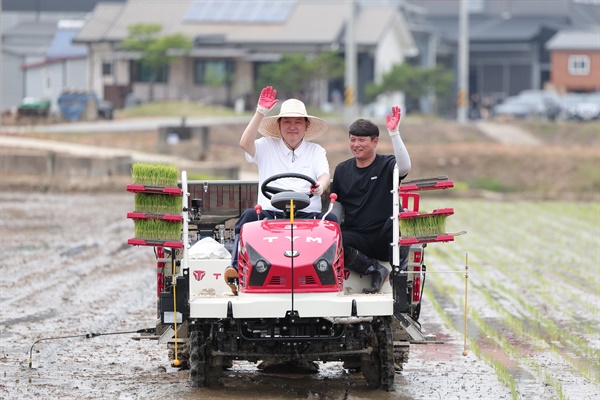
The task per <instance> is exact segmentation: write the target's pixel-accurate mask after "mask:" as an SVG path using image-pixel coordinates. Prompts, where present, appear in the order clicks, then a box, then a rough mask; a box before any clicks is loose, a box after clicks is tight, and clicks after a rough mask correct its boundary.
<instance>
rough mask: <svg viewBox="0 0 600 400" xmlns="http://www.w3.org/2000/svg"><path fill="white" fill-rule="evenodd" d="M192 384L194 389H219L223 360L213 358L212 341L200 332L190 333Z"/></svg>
mask: <svg viewBox="0 0 600 400" xmlns="http://www.w3.org/2000/svg"><path fill="white" fill-rule="evenodd" d="M189 349H190V382H191V385H192V387H217V386H219V385H220V378H221V375H222V360H221V359H220V358H216V357H213V356H212V348H211V345H210V341H208V340H207V339H206V338H205V336H204V335H203V334H202V332H200V331H192V332H190V340H189Z"/></svg>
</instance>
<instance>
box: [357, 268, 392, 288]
mask: <svg viewBox="0 0 600 400" xmlns="http://www.w3.org/2000/svg"><path fill="white" fill-rule="evenodd" d="M373 267H374V269H375V270H374V271H373V272H372V273H371V275H373V282H372V283H371V287H370V288H364V289H363V293H377V292H379V291H380V290H381V286H383V284H384V283H385V282H387V280H388V278H389V277H390V271H388V269H387V268H386V267H384V266H383V265H381V264H379V263H378V262H377V261H375V263H374V264H373Z"/></svg>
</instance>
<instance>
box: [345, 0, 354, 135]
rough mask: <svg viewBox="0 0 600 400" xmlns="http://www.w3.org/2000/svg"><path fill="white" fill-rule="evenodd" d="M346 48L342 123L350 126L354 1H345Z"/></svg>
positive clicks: (351, 113) (352, 80) (351, 115)
mask: <svg viewBox="0 0 600 400" xmlns="http://www.w3.org/2000/svg"><path fill="white" fill-rule="evenodd" d="M346 6H347V14H346V15H347V20H346V37H345V39H346V40H345V41H346V46H345V55H346V57H345V68H346V70H345V76H344V123H345V124H346V125H350V124H351V123H352V121H353V120H354V119H355V118H356V113H357V106H356V89H357V87H356V86H357V78H356V40H355V36H354V16H355V13H356V4H355V0H346Z"/></svg>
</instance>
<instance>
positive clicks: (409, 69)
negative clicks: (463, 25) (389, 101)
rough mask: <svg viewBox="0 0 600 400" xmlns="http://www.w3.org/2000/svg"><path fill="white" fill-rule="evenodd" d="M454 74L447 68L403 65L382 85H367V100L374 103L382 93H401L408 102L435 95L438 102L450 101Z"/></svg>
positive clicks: (385, 78)
mask: <svg viewBox="0 0 600 400" xmlns="http://www.w3.org/2000/svg"><path fill="white" fill-rule="evenodd" d="M453 85H454V74H453V73H452V71H450V70H448V69H446V68H445V67H443V66H441V65H438V66H436V67H434V68H426V67H415V66H412V65H410V64H408V63H402V64H399V65H396V66H394V67H393V68H392V70H391V71H390V72H388V73H387V74H385V75H384V76H383V80H382V83H381V84H370V85H367V88H366V95H367V99H369V100H370V101H372V100H373V99H375V97H377V96H378V95H379V94H381V93H385V92H389V91H401V92H403V93H404V95H405V96H406V102H407V103H409V102H417V101H418V99H420V98H421V97H423V96H428V95H435V96H436V98H437V99H438V101H450V100H451V98H452V88H453Z"/></svg>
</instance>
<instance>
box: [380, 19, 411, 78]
mask: <svg viewBox="0 0 600 400" xmlns="http://www.w3.org/2000/svg"><path fill="white" fill-rule="evenodd" d="M403 62H404V54H403V53H402V49H401V46H400V43H399V41H398V40H397V38H396V36H395V34H394V32H393V30H391V29H390V30H388V31H387V34H386V35H385V36H384V37H383V38H382V39H381V41H380V42H379V44H378V46H377V48H376V50H375V71H374V72H375V75H374V77H375V82H376V83H381V81H382V79H383V75H385V74H386V73H388V72H389V71H390V70H391V69H392V68H393V67H394V65H396V64H402V63H403Z"/></svg>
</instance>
